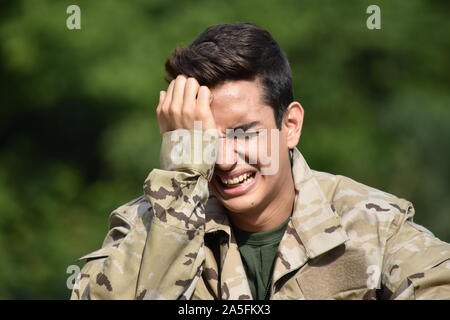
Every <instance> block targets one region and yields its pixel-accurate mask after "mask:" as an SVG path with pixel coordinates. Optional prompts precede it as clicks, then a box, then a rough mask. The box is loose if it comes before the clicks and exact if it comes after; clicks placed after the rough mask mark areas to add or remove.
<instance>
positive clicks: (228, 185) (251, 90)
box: [209, 80, 292, 214]
mask: <svg viewBox="0 0 450 320" xmlns="http://www.w3.org/2000/svg"><path fill="white" fill-rule="evenodd" d="M211 92H212V95H213V97H214V99H213V101H212V103H211V110H212V113H213V116H214V120H215V122H216V127H217V129H218V130H219V132H220V136H221V138H220V144H219V155H218V159H217V163H216V165H215V169H214V176H213V178H212V180H211V182H210V185H209V186H210V189H211V191H212V192H213V194H214V195H215V196H216V197H217V198H218V200H219V201H220V202H221V203H222V204H223V205H224V206H225V207H226V208H227V209H228V210H229V211H230V212H231V213H236V214H241V213H243V214H245V213H250V212H252V213H253V212H257V211H262V210H263V209H264V208H265V207H266V206H267V204H268V203H270V202H272V201H273V200H274V199H276V197H277V195H278V194H279V193H280V192H282V191H283V190H284V188H285V186H286V185H288V184H286V181H288V180H287V179H292V175H291V166H290V160H289V152H288V146H287V143H286V132H285V131H286V130H284V129H283V128H282V130H281V131H280V130H278V129H277V127H276V124H275V117H274V113H273V110H272V108H271V107H270V106H268V105H265V104H264V103H263V101H262V88H261V86H260V85H259V82H258V81H243V80H241V81H229V82H226V83H224V84H222V85H220V86H217V87H215V88H213V89H211ZM227 129H234V130H235V131H234V133H235V134H237V135H238V137H232V136H231V135H230V134H228V135H227ZM236 129H238V130H236ZM239 129H241V130H243V132H245V133H247V134H249V136H248V137H245V136H242V135H240V134H239V131H241V130H239ZM241 133H242V131H241ZM283 187H284V188H283Z"/></svg>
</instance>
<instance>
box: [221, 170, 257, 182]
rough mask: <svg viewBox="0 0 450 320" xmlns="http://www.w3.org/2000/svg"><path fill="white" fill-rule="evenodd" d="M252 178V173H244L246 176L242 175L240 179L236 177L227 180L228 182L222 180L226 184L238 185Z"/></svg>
mask: <svg viewBox="0 0 450 320" xmlns="http://www.w3.org/2000/svg"><path fill="white" fill-rule="evenodd" d="M250 176H251V174H250V173H244V174H242V175H240V176H239V177H236V178H233V179H227V180H224V179H221V180H222V182H223V183H224V184H237V183H239V182H242V181H244V180H245V179H247V178H248V177H250Z"/></svg>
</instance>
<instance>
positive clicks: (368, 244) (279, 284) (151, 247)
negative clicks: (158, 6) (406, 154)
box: [72, 23, 450, 299]
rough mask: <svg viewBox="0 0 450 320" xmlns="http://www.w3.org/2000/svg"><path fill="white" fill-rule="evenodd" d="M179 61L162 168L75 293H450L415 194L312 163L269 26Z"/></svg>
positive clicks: (238, 26)
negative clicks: (405, 195)
mask: <svg viewBox="0 0 450 320" xmlns="http://www.w3.org/2000/svg"><path fill="white" fill-rule="evenodd" d="M166 70H167V74H168V80H169V81H170V85H169V87H168V89H167V91H161V93H160V99H159V105H158V107H157V109H156V112H157V116H158V122H159V127H160V133H161V134H162V137H163V142H162V147H161V153H160V157H161V168H160V169H154V170H152V171H151V172H150V174H149V176H148V178H147V179H146V181H145V184H144V194H143V196H141V197H139V198H137V199H135V200H133V201H131V202H129V203H127V204H125V205H123V206H121V207H120V208H118V209H116V210H115V211H114V212H113V213H112V215H111V217H110V231H109V233H108V235H107V237H106V239H105V241H104V243H103V247H102V248H101V249H99V250H97V251H95V252H93V253H91V254H88V255H86V256H84V257H83V258H82V259H86V260H87V263H86V265H85V266H84V268H83V270H82V272H81V275H80V277H79V278H78V281H77V283H76V286H75V288H74V290H73V293H72V298H73V299H444V298H450V260H449V258H450V245H449V244H447V243H445V242H442V241H440V240H439V239H437V238H435V237H434V236H433V235H432V234H431V233H430V232H429V231H427V230H426V229H425V228H423V227H421V226H418V225H416V224H414V223H413V221H412V217H413V215H414V211H413V207H412V205H411V203H410V202H408V201H406V200H403V199H399V198H397V197H395V196H393V195H389V194H387V193H384V192H381V191H378V190H375V189H373V188H370V187H367V186H365V185H362V184H359V183H357V182H355V181H353V180H351V179H349V178H346V177H342V176H336V175H331V174H328V173H322V172H317V171H314V170H311V169H310V168H309V167H308V165H307V164H306V162H305V160H304V159H303V157H302V155H301V154H300V152H299V150H298V149H296V145H297V144H298V142H299V139H300V134H301V129H302V123H303V108H302V106H301V105H300V103H298V102H296V101H294V99H293V94H292V87H291V71H290V67H289V63H288V61H287V58H286V56H285V55H284V53H283V52H282V50H281V49H280V48H279V46H278V45H277V43H276V42H275V41H274V40H273V39H272V37H271V36H270V34H269V33H268V32H267V31H265V30H263V29H261V28H259V27H257V26H255V25H253V24H249V23H232V24H224V25H215V26H212V27H209V28H208V29H206V30H205V31H204V32H203V33H202V34H201V35H200V36H199V37H198V38H197V39H196V40H195V41H194V42H193V43H192V44H191V45H190V46H188V47H187V48H185V49H178V50H176V51H175V52H174V54H173V55H172V56H171V58H170V59H169V60H168V61H167V63H166ZM194 154H197V157H195V156H194Z"/></svg>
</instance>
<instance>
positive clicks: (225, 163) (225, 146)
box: [216, 138, 238, 171]
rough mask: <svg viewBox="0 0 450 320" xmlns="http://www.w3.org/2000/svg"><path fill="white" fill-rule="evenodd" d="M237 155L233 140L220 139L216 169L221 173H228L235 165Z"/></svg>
mask: <svg viewBox="0 0 450 320" xmlns="http://www.w3.org/2000/svg"><path fill="white" fill-rule="evenodd" d="M237 159H238V155H237V152H236V143H235V141H234V139H228V138H220V139H219V151H218V153H217V161H216V167H217V168H218V169H219V170H221V171H229V170H231V169H232V168H233V167H234V165H235V164H236V162H237Z"/></svg>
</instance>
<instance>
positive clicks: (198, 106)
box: [156, 75, 216, 134]
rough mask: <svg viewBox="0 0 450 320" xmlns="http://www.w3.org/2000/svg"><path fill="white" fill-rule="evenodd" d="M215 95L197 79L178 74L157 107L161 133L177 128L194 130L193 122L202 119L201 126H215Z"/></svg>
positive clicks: (205, 128) (163, 92) (204, 127)
mask: <svg viewBox="0 0 450 320" xmlns="http://www.w3.org/2000/svg"><path fill="white" fill-rule="evenodd" d="M211 101H212V95H211V91H210V90H209V88H208V87H206V86H200V85H199V83H198V82H197V80H196V79H195V78H187V77H186V76H184V75H179V76H178V77H177V78H176V79H175V80H172V81H171V82H170V84H169V87H168V88H167V92H166V91H161V92H160V93H159V104H158V107H157V108H156V114H157V117H158V124H159V132H160V134H163V133H165V132H168V131H173V130H177V129H187V130H192V129H194V121H201V124H202V129H203V130H204V131H206V130H208V129H215V128H216V124H215V121H214V118H213V115H212V112H211V107H210V104H211Z"/></svg>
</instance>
